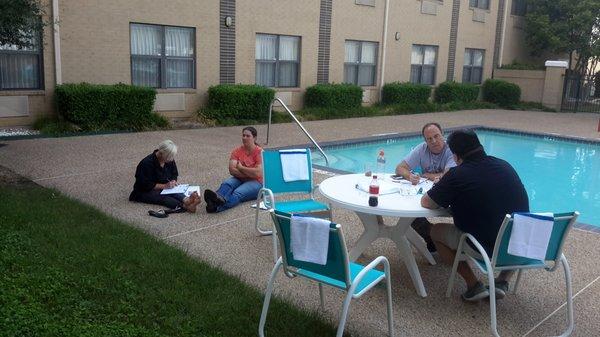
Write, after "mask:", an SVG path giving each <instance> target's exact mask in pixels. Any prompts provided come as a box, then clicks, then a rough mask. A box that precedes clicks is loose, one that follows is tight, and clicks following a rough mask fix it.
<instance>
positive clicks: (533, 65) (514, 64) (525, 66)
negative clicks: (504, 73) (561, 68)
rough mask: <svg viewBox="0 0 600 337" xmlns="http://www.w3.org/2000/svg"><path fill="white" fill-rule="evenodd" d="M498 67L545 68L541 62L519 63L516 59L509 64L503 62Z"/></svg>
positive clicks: (517, 68) (516, 68)
mask: <svg viewBox="0 0 600 337" xmlns="http://www.w3.org/2000/svg"><path fill="white" fill-rule="evenodd" d="M500 69H508V70H545V69H546V67H545V66H544V65H543V64H529V63H519V62H517V61H513V62H512V63H511V64H503V65H502V66H501V67H500Z"/></svg>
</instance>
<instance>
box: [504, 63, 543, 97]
mask: <svg viewBox="0 0 600 337" xmlns="http://www.w3.org/2000/svg"><path fill="white" fill-rule="evenodd" d="M494 78H496V79H499V80H504V81H508V82H511V83H514V84H516V85H518V86H519V87H520V88H521V100H522V101H526V102H539V103H541V102H542V97H543V92H544V80H545V78H546V71H544V70H510V69H496V72H495V73H494Z"/></svg>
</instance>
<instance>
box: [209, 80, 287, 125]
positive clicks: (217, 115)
mask: <svg viewBox="0 0 600 337" xmlns="http://www.w3.org/2000/svg"><path fill="white" fill-rule="evenodd" d="M274 97H275V91H274V90H273V89H270V88H267V87H263V86H260V85H249V84H219V85H215V86H212V87H210V88H208V106H207V107H206V108H204V109H202V110H201V111H200V114H201V115H202V116H203V117H204V118H207V119H212V120H215V121H217V122H218V124H220V125H239V124H245V123H248V124H253V123H255V122H257V121H259V122H264V121H266V120H267V119H268V117H269V105H270V104H271V101H273V98H274Z"/></svg>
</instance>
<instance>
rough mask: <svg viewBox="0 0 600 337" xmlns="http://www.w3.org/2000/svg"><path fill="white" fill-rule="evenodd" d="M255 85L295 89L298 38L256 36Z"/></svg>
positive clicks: (298, 63) (298, 61) (298, 48)
mask: <svg viewBox="0 0 600 337" xmlns="http://www.w3.org/2000/svg"><path fill="white" fill-rule="evenodd" d="M255 59H256V84H258V85H264V86H266V87H297V86H298V70H299V68H300V37H298V36H285V35H267V34H256V51H255Z"/></svg>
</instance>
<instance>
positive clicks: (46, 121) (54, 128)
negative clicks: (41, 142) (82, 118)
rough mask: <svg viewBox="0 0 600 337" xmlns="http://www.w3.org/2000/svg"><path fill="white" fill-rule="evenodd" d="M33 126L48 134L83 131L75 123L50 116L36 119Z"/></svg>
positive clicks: (56, 134)
mask: <svg viewBox="0 0 600 337" xmlns="http://www.w3.org/2000/svg"><path fill="white" fill-rule="evenodd" d="M32 127H33V129H34V130H38V131H39V132H40V133H41V134H43V135H48V136H61V135H65V134H70V133H76V132H79V131H81V129H80V128H79V127H77V125H75V124H73V123H69V122H67V121H64V120H60V119H58V118H54V117H48V116H45V117H40V118H38V119H36V120H35V122H34V123H33V125H32Z"/></svg>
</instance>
